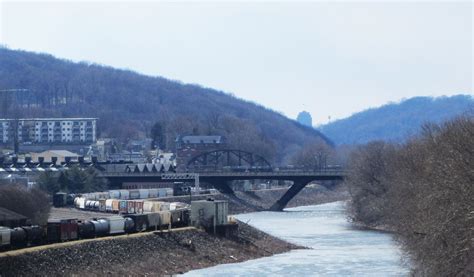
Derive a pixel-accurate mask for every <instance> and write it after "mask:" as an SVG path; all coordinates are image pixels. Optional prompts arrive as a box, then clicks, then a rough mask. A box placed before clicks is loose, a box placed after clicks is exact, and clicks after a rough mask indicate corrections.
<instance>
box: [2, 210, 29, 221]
mask: <svg viewBox="0 0 474 277" xmlns="http://www.w3.org/2000/svg"><path fill="white" fill-rule="evenodd" d="M21 219H27V217H26V216H24V215H21V214H19V213H15V212H14V211H10V210H8V209H5V208H2V207H0V221H2V220H21Z"/></svg>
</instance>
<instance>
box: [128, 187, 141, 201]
mask: <svg viewBox="0 0 474 277" xmlns="http://www.w3.org/2000/svg"><path fill="white" fill-rule="evenodd" d="M129 192H130V198H129V199H131V200H133V199H140V191H139V190H137V189H135V190H130V191H129Z"/></svg>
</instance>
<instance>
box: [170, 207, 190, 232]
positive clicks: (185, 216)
mask: <svg viewBox="0 0 474 277" xmlns="http://www.w3.org/2000/svg"><path fill="white" fill-rule="evenodd" d="M170 213H171V225H172V226H173V227H183V226H189V209H186V208H180V209H175V210H172V211H170Z"/></svg>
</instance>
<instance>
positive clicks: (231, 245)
mask: <svg viewBox="0 0 474 277" xmlns="http://www.w3.org/2000/svg"><path fill="white" fill-rule="evenodd" d="M301 248H303V247H300V246H297V245H294V244H290V243H288V242H285V241H283V240H280V239H278V238H275V237H273V236H270V235H268V234H266V233H264V232H261V231H259V230H257V229H255V228H253V227H251V226H249V225H247V224H245V223H242V222H239V231H238V233H237V235H236V236H235V237H231V238H222V237H216V236H213V235H210V234H208V233H206V232H203V231H200V230H197V229H194V228H191V229H186V230H182V231H179V232H171V233H164V234H154V233H149V234H144V235H140V236H121V237H117V238H115V239H106V240H93V241H87V242H83V243H78V244H73V245H67V246H65V247H61V246H58V247H54V248H48V249H41V250H38V251H32V252H31V251H30V252H26V253H17V254H15V255H14V256H2V257H0V276H2V277H3V276H64V275H68V276H69V275H85V276H102V275H106V274H112V275H148V276H162V275H171V274H179V273H184V272H187V271H190V270H194V269H200V268H205V267H210V266H214V265H217V264H223V263H235V262H242V261H246V260H250V259H256V258H260V257H265V256H271V255H275V254H279V253H283V252H287V251H290V250H292V249H301Z"/></svg>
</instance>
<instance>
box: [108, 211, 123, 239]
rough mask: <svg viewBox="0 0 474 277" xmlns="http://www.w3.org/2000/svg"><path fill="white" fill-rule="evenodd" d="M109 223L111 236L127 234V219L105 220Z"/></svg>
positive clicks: (110, 218) (111, 218) (120, 217)
mask: <svg viewBox="0 0 474 277" xmlns="http://www.w3.org/2000/svg"><path fill="white" fill-rule="evenodd" d="M105 220H106V221H107V222H108V223H109V235H115V234H123V233H125V218H124V217H122V216H118V215H117V216H112V217H108V218H106V219H105Z"/></svg>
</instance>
